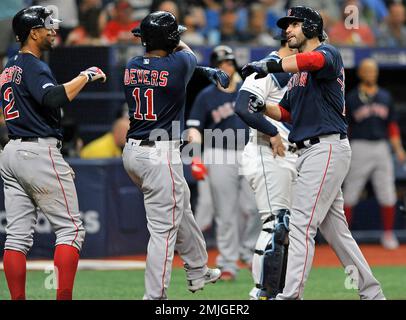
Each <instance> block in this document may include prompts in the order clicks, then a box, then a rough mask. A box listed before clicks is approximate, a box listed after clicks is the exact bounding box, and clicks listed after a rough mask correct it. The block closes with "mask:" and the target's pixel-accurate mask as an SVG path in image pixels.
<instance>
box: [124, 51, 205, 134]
mask: <svg viewBox="0 0 406 320" xmlns="http://www.w3.org/2000/svg"><path fill="white" fill-rule="evenodd" d="M196 64H197V60H196V57H195V55H194V54H193V53H192V52H190V51H188V50H181V51H177V52H174V53H172V54H170V55H168V56H166V57H141V56H140V57H134V58H133V59H131V60H130V61H129V62H128V64H127V66H126V69H125V75H124V90H125V97H126V101H127V103H128V109H129V118H130V129H129V131H128V134H127V138H133V139H142V140H146V139H151V140H154V136H155V134H156V133H158V136H160V139H162V140H164V139H165V138H168V139H169V140H176V139H180V134H181V132H182V131H183V130H184V122H185V119H184V118H185V116H184V114H185V100H186V86H187V84H188V82H189V80H190V79H191V77H192V75H193V72H194V70H195V68H196ZM173 121H178V122H179V126H180V132H173V133H172V124H173V123H172V122H173ZM154 130H155V131H154ZM156 130H158V131H162V130H164V131H165V132H166V133H167V137H162V136H161V134H159V132H158V131H156ZM176 131H178V130H176ZM151 133H152V135H151Z"/></svg>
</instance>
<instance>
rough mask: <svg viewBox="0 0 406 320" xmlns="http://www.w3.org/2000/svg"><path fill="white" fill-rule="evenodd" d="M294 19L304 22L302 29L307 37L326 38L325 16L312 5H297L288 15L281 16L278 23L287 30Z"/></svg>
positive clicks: (321, 39)
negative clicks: (324, 28) (324, 31)
mask: <svg viewBox="0 0 406 320" xmlns="http://www.w3.org/2000/svg"><path fill="white" fill-rule="evenodd" d="M294 21H300V22H303V25H302V31H303V34H304V35H305V37H306V38H308V39H311V38H315V37H318V38H319V40H320V41H323V40H324V34H323V18H322V17H321V15H320V13H318V12H317V11H316V10H314V9H312V8H310V7H304V6H297V7H292V8H290V9H289V10H288V12H287V15H286V17H283V18H280V19H279V20H278V21H277V22H276V24H277V25H278V27H279V28H281V29H283V30H286V29H287V28H288V26H289V24H290V23H292V22H294Z"/></svg>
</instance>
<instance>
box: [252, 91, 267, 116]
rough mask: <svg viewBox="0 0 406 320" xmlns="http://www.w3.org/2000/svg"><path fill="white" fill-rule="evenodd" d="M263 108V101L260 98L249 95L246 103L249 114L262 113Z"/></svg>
mask: <svg viewBox="0 0 406 320" xmlns="http://www.w3.org/2000/svg"><path fill="white" fill-rule="evenodd" d="M265 107H266V105H265V101H264V100H263V99H262V98H260V97H258V96H257V95H254V94H252V95H250V98H249V102H248V111H249V112H250V113H257V112H262V111H264V109H265Z"/></svg>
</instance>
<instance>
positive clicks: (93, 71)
mask: <svg viewBox="0 0 406 320" xmlns="http://www.w3.org/2000/svg"><path fill="white" fill-rule="evenodd" d="M80 74H81V75H85V76H86V77H87V82H93V81H96V80H100V81H101V82H106V79H107V77H106V75H105V74H104V72H103V71H102V70H101V69H100V68H98V67H91V68H88V69H86V70H85V71H82V72H81V73H80Z"/></svg>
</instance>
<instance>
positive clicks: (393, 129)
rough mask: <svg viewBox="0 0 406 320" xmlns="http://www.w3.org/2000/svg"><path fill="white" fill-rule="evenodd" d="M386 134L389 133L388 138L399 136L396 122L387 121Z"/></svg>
mask: <svg viewBox="0 0 406 320" xmlns="http://www.w3.org/2000/svg"><path fill="white" fill-rule="evenodd" d="M388 135H389V138H399V137H400V129H399V126H398V124H397V123H396V122H394V121H392V122H390V123H389V126H388Z"/></svg>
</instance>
